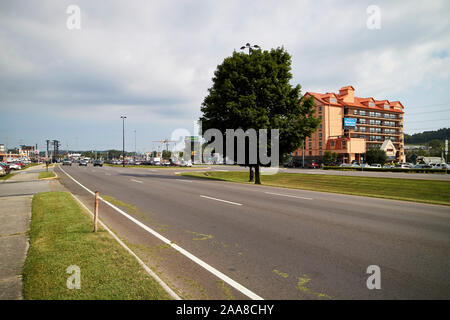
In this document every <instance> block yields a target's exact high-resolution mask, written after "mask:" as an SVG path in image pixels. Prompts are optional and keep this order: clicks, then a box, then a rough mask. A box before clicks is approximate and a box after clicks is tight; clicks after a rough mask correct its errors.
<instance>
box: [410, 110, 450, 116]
mask: <svg viewBox="0 0 450 320" xmlns="http://www.w3.org/2000/svg"><path fill="white" fill-rule="evenodd" d="M429 111H430V110H426V111H421V112H413V113H405V116H409V115H411V114H423V113H427V112H429ZM449 111H450V109H447V110H439V111H431V112H433V113H438V112H449Z"/></svg>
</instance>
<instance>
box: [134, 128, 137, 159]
mask: <svg viewBox="0 0 450 320" xmlns="http://www.w3.org/2000/svg"><path fill="white" fill-rule="evenodd" d="M136 155H137V153H136V129H135V130H134V161H136Z"/></svg>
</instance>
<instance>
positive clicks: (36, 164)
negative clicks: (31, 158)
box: [23, 162, 39, 169]
mask: <svg viewBox="0 0 450 320" xmlns="http://www.w3.org/2000/svg"><path fill="white" fill-rule="evenodd" d="M38 165H39V163H36V162H32V163H29V164H27V165H25V167H23V169H28V168H31V167H35V166H38Z"/></svg>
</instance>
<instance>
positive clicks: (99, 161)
mask: <svg viewBox="0 0 450 320" xmlns="http://www.w3.org/2000/svg"><path fill="white" fill-rule="evenodd" d="M95 166H99V167H103V161H102V160H94V167H95Z"/></svg>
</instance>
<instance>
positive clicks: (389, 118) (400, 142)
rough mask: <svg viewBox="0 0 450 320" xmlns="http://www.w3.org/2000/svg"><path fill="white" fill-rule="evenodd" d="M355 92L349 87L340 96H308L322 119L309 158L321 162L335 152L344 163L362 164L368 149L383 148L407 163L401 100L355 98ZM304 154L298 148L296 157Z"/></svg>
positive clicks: (309, 142)
mask: <svg viewBox="0 0 450 320" xmlns="http://www.w3.org/2000/svg"><path fill="white" fill-rule="evenodd" d="M354 92H355V89H354V88H353V87H352V86H347V87H343V88H341V89H340V90H339V93H333V92H327V93H315V92H307V93H306V94H305V96H304V97H305V98H308V97H312V98H313V99H314V102H315V108H316V117H319V118H320V119H321V124H320V125H319V128H318V130H317V131H316V132H315V133H313V134H312V136H311V137H310V138H307V139H306V140H305V142H304V149H305V155H304V156H305V159H306V160H307V161H312V160H315V161H318V160H320V159H321V158H322V156H323V154H324V152H325V151H331V152H336V153H337V154H338V161H340V162H342V163H351V162H352V161H357V162H361V160H363V159H362V158H361V155H363V154H364V153H365V152H366V150H368V149H369V148H378V147H382V148H384V149H386V150H385V151H386V152H387V153H389V156H388V157H390V158H391V159H392V160H393V161H396V162H405V151H404V138H403V125H404V124H403V114H404V112H403V109H404V106H403V105H402V104H401V102H400V101H393V102H389V101H388V100H375V99H374V98H359V97H355V96H354ZM386 141H390V142H386ZM302 152H303V151H302V149H298V150H296V151H295V152H294V153H293V154H292V156H294V157H302Z"/></svg>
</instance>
